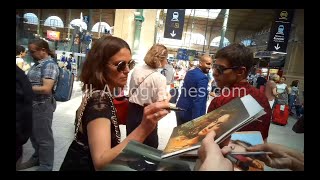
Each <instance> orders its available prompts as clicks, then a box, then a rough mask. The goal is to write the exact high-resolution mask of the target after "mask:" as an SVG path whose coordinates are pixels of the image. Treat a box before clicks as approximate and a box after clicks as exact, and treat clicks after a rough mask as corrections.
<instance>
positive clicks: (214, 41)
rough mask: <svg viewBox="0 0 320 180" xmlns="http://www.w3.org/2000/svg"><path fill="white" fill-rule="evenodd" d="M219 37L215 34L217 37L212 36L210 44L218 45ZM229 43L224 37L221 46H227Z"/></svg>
mask: <svg viewBox="0 0 320 180" xmlns="http://www.w3.org/2000/svg"><path fill="white" fill-rule="evenodd" d="M220 39H221V36H217V37H215V38H213V39H212V41H211V43H210V46H213V47H219V45H220ZM229 44H230V42H229V40H228V39H227V38H226V37H224V39H223V47H225V46H227V45H229Z"/></svg>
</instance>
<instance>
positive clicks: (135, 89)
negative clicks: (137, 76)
mask: <svg viewBox="0 0 320 180" xmlns="http://www.w3.org/2000/svg"><path fill="white" fill-rule="evenodd" d="M155 72H157V71H153V72H151V73H150V74H148V75H147V76H146V77H145V78H144V79H143V80H142V81H141V82H140V83H139V84H138V86H137V87H136V88H134V89H133V90H132V94H131V96H132V95H133V94H134V93H135V92H136V91H137V89H138V88H139V87H140V84H142V83H143V81H144V80H146V79H147V78H148V77H149V76H150V75H151V74H153V73H155Z"/></svg>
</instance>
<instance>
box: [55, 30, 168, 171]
mask: <svg viewBox="0 0 320 180" xmlns="http://www.w3.org/2000/svg"><path fill="white" fill-rule="evenodd" d="M133 63H134V62H133V60H132V55H131V50H130V48H129V45H128V44H127V43H126V42H125V41H124V40H122V39H120V38H117V37H113V36H103V37H101V38H100V39H99V40H97V41H96V42H95V43H94V44H93V46H92V49H91V50H90V51H89V53H88V55H87V58H86V61H85V62H84V64H83V69H82V73H81V77H80V80H81V81H82V82H83V84H84V85H83V88H82V90H83V91H84V97H83V100H82V103H81V105H80V107H79V109H78V110H77V115H76V118H77V126H76V132H75V139H74V140H73V142H72V143H71V145H70V147H69V149H68V152H67V154H66V157H65V159H64V161H63V163H62V166H61V167H60V170H61V171H68V170H81V171H94V170H103V168H104V167H106V166H107V165H108V164H109V163H110V162H111V161H112V160H113V159H114V158H115V157H117V156H118V155H119V154H120V152H121V151H122V150H123V149H124V148H125V146H126V145H127V144H128V142H129V141H130V140H134V141H138V142H143V141H144V140H145V139H146V137H147V136H148V135H149V134H150V133H151V132H152V131H153V130H154V129H155V128H156V125H157V122H158V121H159V120H160V119H161V118H163V117H164V116H165V115H167V114H168V111H167V110H165V108H168V107H169V104H168V103H167V102H157V103H153V104H150V105H148V106H146V107H145V108H144V112H143V116H142V117H141V123H140V124H139V125H138V126H137V127H136V128H135V129H134V130H133V131H132V132H131V133H130V134H128V135H127V137H126V138H125V139H124V140H123V141H122V142H120V140H121V137H120V136H121V133H120V129H119V124H118V121H117V116H116V109H115V107H114V104H113V101H112V99H113V98H114V96H115V94H114V93H113V92H114V91H115V89H116V88H119V87H120V88H123V87H124V86H125V85H126V83H127V78H128V73H129V71H130V70H131V69H132V68H133V65H134V64H133Z"/></svg>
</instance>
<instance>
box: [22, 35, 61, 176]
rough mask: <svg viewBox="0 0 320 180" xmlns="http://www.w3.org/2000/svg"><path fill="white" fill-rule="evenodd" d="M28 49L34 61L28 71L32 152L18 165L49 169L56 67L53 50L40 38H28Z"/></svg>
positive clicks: (52, 150)
mask: <svg viewBox="0 0 320 180" xmlns="http://www.w3.org/2000/svg"><path fill="white" fill-rule="evenodd" d="M28 49H29V52H30V55H31V57H32V58H33V60H34V61H35V64H34V65H33V66H32V67H31V68H30V70H29V72H28V78H29V81H30V82H31V85H32V90H33V92H34V94H35V95H34V97H33V102H32V116H33V117H32V136H31V137H30V140H31V143H32V146H33V148H34V150H35V152H34V154H33V155H32V157H31V158H30V159H29V160H28V161H27V162H25V163H22V164H21V166H20V167H19V169H26V168H30V167H33V166H37V165H40V167H39V168H38V169H37V171H52V168H53V160H54V139H53V132H52V119H53V112H54V111H55V109H56V101H55V99H54V97H53V94H52V92H53V90H55V88H56V85H57V80H58V76H59V69H58V65H57V64H56V63H55V62H54V61H53V57H54V55H55V54H54V53H53V52H52V51H51V50H50V49H49V44H48V43H47V42H46V41H44V40H43V39H35V40H32V41H30V42H29V45H28ZM49 61H51V62H49ZM44 65H45V67H43V66H44Z"/></svg>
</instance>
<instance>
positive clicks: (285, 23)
mask: <svg viewBox="0 0 320 180" xmlns="http://www.w3.org/2000/svg"><path fill="white" fill-rule="evenodd" d="M276 12H277V13H276V19H275V21H274V23H273V24H272V27H271V30H270V36H269V42H268V48H267V49H268V51H277V52H286V50H287V44H288V39H289V35H290V29H291V21H292V18H293V12H294V10H292V9H282V10H277V11H276Z"/></svg>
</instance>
